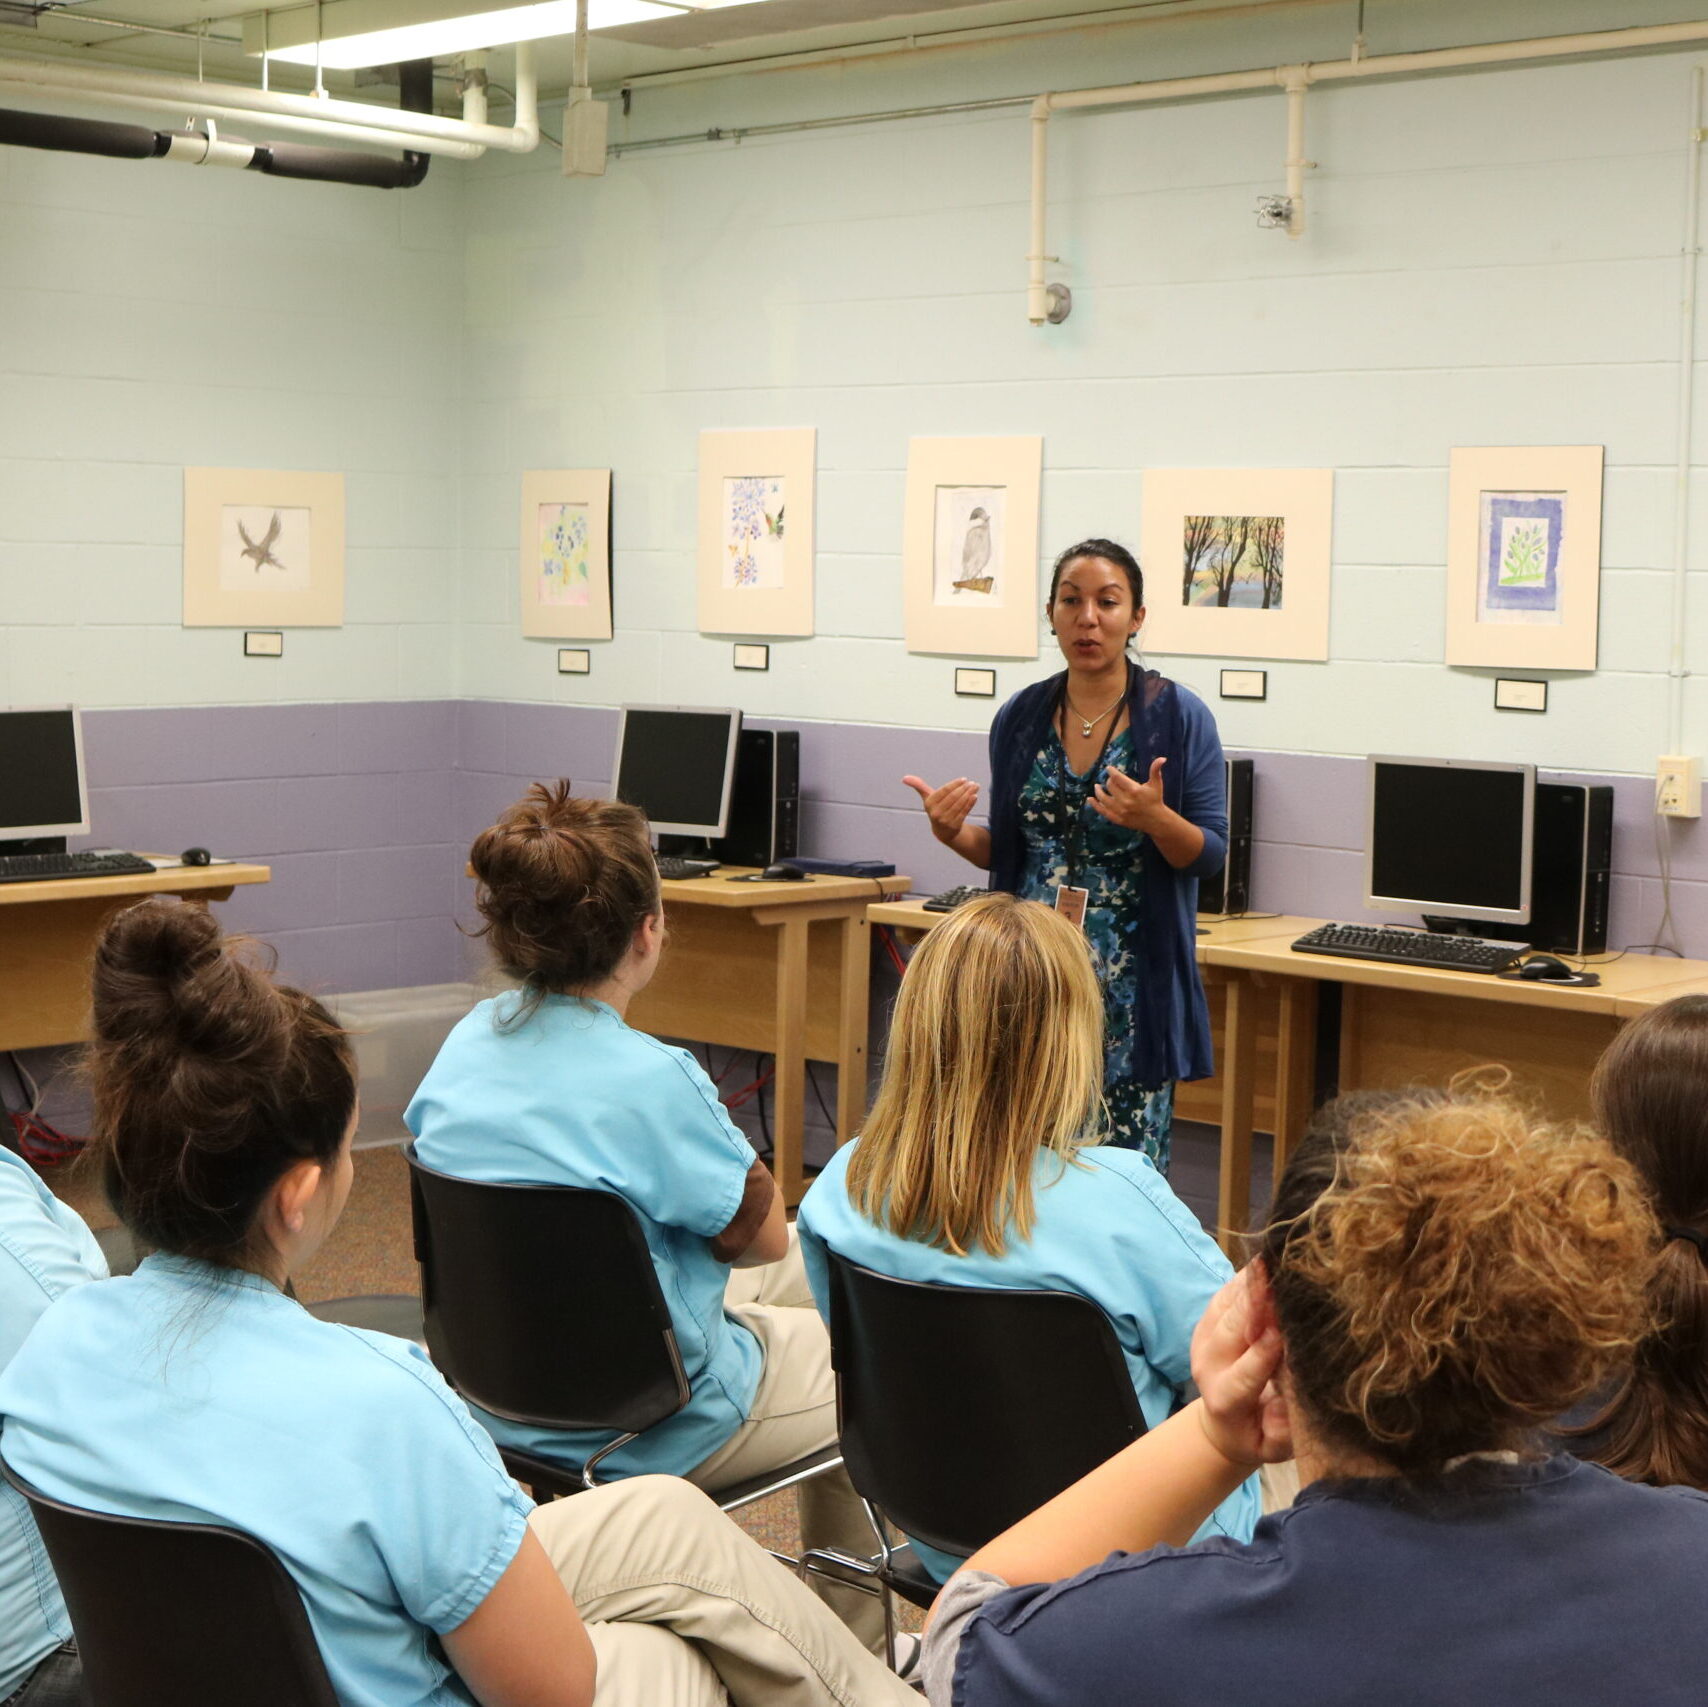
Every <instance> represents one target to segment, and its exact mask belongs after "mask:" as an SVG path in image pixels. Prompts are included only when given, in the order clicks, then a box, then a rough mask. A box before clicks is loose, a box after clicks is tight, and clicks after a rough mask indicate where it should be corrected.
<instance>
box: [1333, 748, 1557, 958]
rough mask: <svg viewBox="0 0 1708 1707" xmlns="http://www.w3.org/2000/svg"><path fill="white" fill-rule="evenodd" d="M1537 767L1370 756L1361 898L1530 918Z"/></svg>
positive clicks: (1464, 914) (1496, 918) (1387, 907)
mask: <svg viewBox="0 0 1708 1707" xmlns="http://www.w3.org/2000/svg"><path fill="white" fill-rule="evenodd" d="M1535 806H1536V767H1535V766H1534V765H1507V764H1485V763H1480V762H1473V761H1471V760H1469V759H1398V758H1372V759H1371V760H1370V816H1369V824H1368V835H1367V837H1366V840H1365V850H1364V905H1365V906H1366V907H1369V908H1371V909H1373V910H1381V911H1393V910H1396V909H1397V910H1400V911H1421V912H1424V913H1428V914H1432V915H1440V916H1442V917H1444V918H1447V919H1480V920H1487V921H1490V922H1493V923H1497V924H1509V925H1523V924H1528V923H1529V922H1530V861H1531V851H1532V847H1533V844H1534V839H1535V822H1536V814H1535Z"/></svg>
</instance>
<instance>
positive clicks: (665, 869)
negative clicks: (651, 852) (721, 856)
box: [658, 854, 718, 882]
mask: <svg viewBox="0 0 1708 1707" xmlns="http://www.w3.org/2000/svg"><path fill="white" fill-rule="evenodd" d="M717 869H718V862H717V861H716V860H715V859H684V858H683V857H682V856H681V855H680V854H659V855H658V875H659V876H660V877H668V878H671V879H672V880H674V881H677V882H680V881H681V880H682V879H683V878H685V877H710V876H711V874H712V873H713V872H714V871H716V870H717Z"/></svg>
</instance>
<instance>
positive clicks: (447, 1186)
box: [407, 1145, 842, 1562]
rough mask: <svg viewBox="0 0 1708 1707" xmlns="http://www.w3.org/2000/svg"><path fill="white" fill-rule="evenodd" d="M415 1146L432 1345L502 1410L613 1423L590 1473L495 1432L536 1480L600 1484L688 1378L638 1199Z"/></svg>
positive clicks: (562, 1424) (563, 1421)
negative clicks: (490, 1173) (483, 1166)
mask: <svg viewBox="0 0 1708 1707" xmlns="http://www.w3.org/2000/svg"><path fill="white" fill-rule="evenodd" d="M407 1154H408V1158H409V1192H410V1207H411V1210H412V1213H413V1216H414V1223H415V1260H416V1261H417V1262H418V1263H420V1265H421V1302H422V1305H423V1308H424V1311H425V1318H426V1330H427V1350H428V1354H429V1355H430V1356H431V1357H432V1359H433V1362H434V1363H435V1364H436V1365H437V1366H438V1368H439V1371H440V1373H441V1374H442V1375H443V1376H444V1377H445V1379H446V1380H447V1381H449V1382H450V1384H451V1385H452V1386H453V1387H455V1388H456V1390H457V1391H458V1392H459V1393H461V1394H462V1396H463V1397H464V1398H465V1399H467V1400H469V1401H470V1402H471V1403H472V1404H476V1405H479V1406H480V1407H481V1409H482V1410H485V1411H490V1412H491V1413H492V1414H493V1415H494V1416H497V1417H504V1418H506V1419H507V1420H508V1421H511V1422H518V1423H526V1424H529V1425H531V1426H533V1427H535V1428H550V1429H565V1430H567V1429H615V1430H618V1431H619V1432H618V1435H617V1438H616V1439H614V1440H613V1441H612V1442H611V1443H610V1444H609V1445H608V1446H605V1447H603V1448H602V1449H601V1450H600V1451H598V1452H596V1453H595V1454H594V1455H593V1457H591V1458H590V1459H589V1460H588V1461H587V1463H586V1464H585V1465H584V1466H583V1467H582V1469H581V1471H580V1472H579V1473H577V1472H576V1471H574V1470H572V1469H568V1468H566V1467H565V1466H564V1465H562V1464H560V1463H557V1462H555V1461H554V1460H551V1459H548V1458H543V1457H540V1456H539V1455H537V1454H535V1453H531V1452H523V1451H518V1450H516V1449H514V1448H511V1447H508V1446H503V1445H501V1446H500V1447H499V1454H500V1456H501V1457H502V1458H503V1460H504V1464H505V1467H506V1468H507V1469H508V1470H509V1471H510V1473H511V1475H513V1476H514V1477H515V1478H516V1479H517V1480H518V1481H521V1482H526V1483H527V1484H528V1485H529V1486H530V1487H531V1488H533V1490H534V1492H535V1493H536V1495H544V1496H546V1497H549V1498H555V1497H557V1496H559V1495H562V1494H573V1493H579V1492H580V1491H581V1490H582V1489H584V1488H592V1487H596V1486H597V1485H598V1482H597V1478H596V1476H595V1474H594V1472H595V1471H596V1469H597V1467H598V1465H599V1462H600V1460H601V1459H603V1458H605V1457H606V1456H607V1455H608V1454H610V1453H612V1452H615V1451H616V1450H617V1448H618V1447H620V1446H626V1445H627V1444H628V1443H629V1442H630V1441H631V1440H633V1439H634V1438H635V1436H636V1435H638V1434H641V1433H644V1432H645V1431H646V1430H647V1429H649V1428H651V1427H652V1426H653V1424H654V1423H659V1422H662V1421H663V1420H664V1419H665V1418H666V1417H668V1416H673V1415H674V1414H675V1413H676V1412H677V1411H679V1410H681V1408H682V1407H683V1406H684V1405H685V1404H687V1402H688V1397H689V1392H690V1389H689V1385H688V1377H687V1375H686V1373H685V1371H684V1369H683V1367H682V1354H681V1352H680V1350H679V1349H678V1348H677V1344H676V1334H675V1330H674V1329H673V1328H672V1327H671V1324H670V1310H669V1307H668V1305H666V1303H665V1301H664V1291H663V1288H662V1287H660V1285H659V1283H658V1273H657V1271H656V1269H655V1268H654V1267H653V1262H652V1253H651V1251H650V1250H649V1249H648V1248H647V1243H646V1235H645V1233H644V1232H643V1231H642V1230H641V1224H640V1221H639V1219H638V1218H637V1216H636V1215H635V1212H634V1210H633V1209H631V1208H630V1207H629V1205H628V1204H627V1203H625V1202H624V1201H623V1199H622V1198H620V1197H617V1196H615V1195H614V1194H613V1193H611V1192H605V1191H583V1190H579V1189H577V1188H576V1187H573V1186H563V1185H501V1184H493V1183H491V1182H488V1181H483V1180H465V1179H458V1178H456V1177H454V1176H453V1175H451V1174H445V1173H440V1172H439V1171H438V1170H437V1169H436V1168H430V1167H428V1166H427V1165H426V1163H424V1162H422V1161H421V1160H420V1159H419V1158H418V1157H417V1156H416V1154H415V1148H414V1146H413V1145H411V1146H410V1148H409V1150H408V1152H407ZM841 1462H842V1455H841V1453H840V1452H839V1451H838V1450H837V1449H836V1448H835V1447H834V1446H827V1447H825V1448H823V1449H822V1450H820V1451H818V1452H814V1453H810V1454H808V1455H807V1456H806V1457H804V1458H799V1459H796V1460H795V1461H794V1462H793V1463H792V1464H786V1465H782V1466H780V1467H779V1468H778V1469H776V1470H773V1471H770V1472H769V1473H767V1474H766V1475H763V1476H756V1477H753V1478H751V1479H750V1480H748V1481H745V1482H742V1483H740V1484H738V1485H736V1486H734V1487H729V1488H725V1489H722V1490H721V1491H720V1492H719V1493H718V1494H717V1495H716V1496H715V1497H716V1499H717V1501H718V1504H719V1505H720V1506H721V1507H722V1508H723V1509H724V1510H725V1511H733V1510H735V1509H736V1508H737V1507H738V1506H743V1505H747V1504H749V1503H750V1502H751V1501H753V1500H756V1499H762V1498H763V1497H764V1496H765V1495H767V1494H771V1493H777V1492H779V1491H780V1490H782V1489H784V1488H787V1487H792V1486H793V1485H794V1484H795V1483H797V1482H802V1481H805V1480H806V1479H807V1478H808V1477H809V1476H816V1475H819V1474H821V1473H822V1472H824V1471H827V1470H834V1469H835V1468H836V1467H837V1466H838V1465H840V1464H841ZM791 1562H792V1561H791Z"/></svg>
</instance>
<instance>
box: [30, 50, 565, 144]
mask: <svg viewBox="0 0 1708 1707" xmlns="http://www.w3.org/2000/svg"><path fill="white" fill-rule="evenodd" d="M0 79H3V80H5V81H6V82H8V83H14V84H20V85H26V86H29V87H32V88H42V89H53V90H56V91H58V92H60V93H65V94H73V93H81V92H88V93H90V94H112V95H128V96H130V97H131V98H132V100H133V102H134V103H135V104H137V105H139V106H142V105H146V106H156V107H165V108H168V109H170V110H173V111H178V112H182V111H185V110H189V111H192V112H193V111H195V110H197V109H198V108H199V107H201V106H204V105H209V104H212V105H217V106H221V107H224V108H226V109H227V110H236V111H239V112H245V113H267V114H269V115H273V114H282V115H283V116H285V117H287V118H301V119H310V120H317V121H319V122H321V123H323V124H327V125H329V126H332V125H342V126H346V127H350V128H351V129H355V130H361V131H375V130H383V131H385V132H387V134H388V135H394V136H404V137H407V138H409V139H410V140H409V143H408V146H410V147H414V148H421V147H422V144H423V139H433V140H437V141H441V142H460V143H473V144H476V145H478V146H480V147H483V148H497V149H502V150H504V151H505V152H507V153H512V154H526V153H528V152H529V151H530V150H532V149H534V148H537V147H538V146H539V141H540V125H539V114H538V110H537V99H538V84H537V82H536V80H535V77H534V69H533V55H532V52H531V50H530V48H529V46H528V44H527V43H526V42H521V43H518V44H517V47H516V123H515V124H514V125H513V126H504V125H492V124H469V123H467V122H465V121H464V120H462V119H442V118H439V117H437V116H436V115H434V114H432V113H407V112H400V111H399V110H398V109H397V108H395V107H376V106H372V105H369V104H368V103H367V102H364V101H340V100H333V99H330V98H321V97H317V96H314V95H291V94H286V93H284V92H283V91H281V90H277V89H254V88H250V87H248V86H247V85H244V84H238V83H206V82H202V81H201V80H199V79H197V78H194V77H168V76H160V75H156V74H151V73H147V72H136V71H122V70H119V69H117V68H114V67H109V66H88V65H67V64H63V63H61V62H60V61H58V60H43V59H26V58H23V57H21V56H18V55H15V54H11V55H5V56H3V57H0ZM343 134H344V135H345V136H346V137H347V136H348V135H349V130H348V129H347V130H346V131H345V132H344V133H343Z"/></svg>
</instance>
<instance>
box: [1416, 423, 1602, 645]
mask: <svg viewBox="0 0 1708 1707" xmlns="http://www.w3.org/2000/svg"><path fill="white" fill-rule="evenodd" d="M1602 460H1603V450H1602V447H1601V446H1600V445H1545V446H1515V445H1491V446H1483V447H1476V448H1470V449H1459V450H1455V451H1453V452H1452V453H1451V456H1450V458H1449V462H1448V493H1447V662H1448V663H1449V664H1471V665H1482V666H1485V667H1487V666H1490V665H1492V666H1494V667H1496V668H1503V667H1504V668H1516V669H1521V670H1593V669H1594V668H1595V648H1596V635H1597V626H1598V623H1599V620H1600V611H1601V475H1602Z"/></svg>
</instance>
